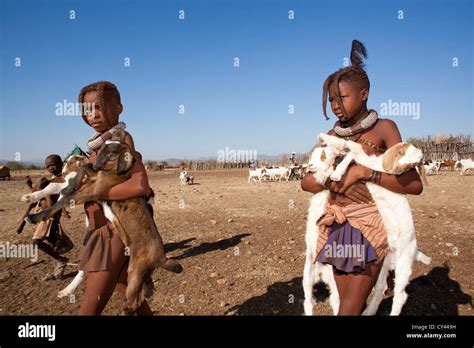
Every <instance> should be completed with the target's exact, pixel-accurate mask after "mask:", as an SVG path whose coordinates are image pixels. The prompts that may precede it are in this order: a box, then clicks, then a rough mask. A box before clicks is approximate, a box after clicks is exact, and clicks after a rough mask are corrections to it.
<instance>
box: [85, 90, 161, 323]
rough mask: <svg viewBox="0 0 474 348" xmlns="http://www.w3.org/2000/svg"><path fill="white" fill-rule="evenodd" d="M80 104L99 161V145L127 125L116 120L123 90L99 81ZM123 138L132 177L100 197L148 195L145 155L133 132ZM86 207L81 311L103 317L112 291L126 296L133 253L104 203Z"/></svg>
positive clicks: (92, 155) (144, 309)
mask: <svg viewBox="0 0 474 348" xmlns="http://www.w3.org/2000/svg"><path fill="white" fill-rule="evenodd" d="M79 103H80V104H81V105H82V108H83V110H84V111H83V115H82V117H83V119H84V121H85V122H86V123H87V124H88V125H89V126H90V127H92V128H93V129H94V130H95V131H96V133H95V134H94V136H93V137H92V138H90V139H89V141H88V147H89V151H90V157H89V161H90V163H95V161H96V158H97V153H98V150H99V148H100V145H101V144H102V143H103V142H104V141H105V140H107V139H108V138H110V136H111V134H112V133H113V132H115V131H116V130H117V129H124V128H125V124H124V123H119V122H118V119H119V115H120V114H121V113H122V110H123V106H122V103H121V100H120V93H119V91H118V90H117V87H115V85H114V84H112V83H110V82H107V81H101V82H96V83H92V84H90V85H88V86H86V87H84V88H83V89H82V90H81V91H80V93H79ZM125 141H126V143H127V144H128V145H129V146H130V149H131V151H132V155H133V156H134V158H135V165H134V167H133V168H132V171H131V177H130V179H128V180H127V181H125V182H123V183H121V184H119V185H116V186H114V187H112V188H111V189H110V190H109V191H108V192H106V193H105V194H104V195H103V196H102V197H101V200H125V199H130V198H135V197H140V196H144V197H148V196H149V195H150V194H151V188H150V186H149V184H148V177H147V174H146V170H145V167H144V165H143V163H142V160H141V156H140V155H139V154H138V152H136V151H135V146H134V143H133V139H132V137H131V136H130V134H128V133H127V137H126V140H125ZM84 209H85V211H86V214H87V218H88V220H89V226H88V227H87V230H86V236H85V238H84V243H83V246H82V249H81V252H80V258H81V266H80V269H82V270H84V271H87V272H89V273H88V277H87V283H86V287H85V290H84V296H83V299H82V303H81V307H80V309H79V314H80V315H99V314H100V313H102V310H103V309H104V307H105V305H106V304H107V302H108V301H109V299H110V296H111V295H112V293H113V292H114V289H116V290H117V292H118V293H119V295H120V296H121V297H123V298H124V297H125V290H126V288H127V267H128V260H129V257H128V256H127V253H126V251H125V246H124V244H123V242H122V240H121V239H120V237H119V236H118V234H117V233H116V232H115V231H114V229H113V225H112V224H111V222H110V221H109V220H107V218H106V217H105V215H104V212H103V211H102V208H101V206H100V205H99V204H98V203H96V202H88V203H86V204H84ZM137 314H139V315H152V314H153V312H152V311H151V309H150V307H149V305H148V303H147V302H145V303H144V304H143V305H142V306H141V307H140V309H139V310H138V311H137Z"/></svg>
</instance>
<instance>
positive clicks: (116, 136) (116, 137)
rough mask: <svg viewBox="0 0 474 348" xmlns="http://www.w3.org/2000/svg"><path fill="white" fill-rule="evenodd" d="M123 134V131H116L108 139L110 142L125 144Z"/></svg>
mask: <svg viewBox="0 0 474 348" xmlns="http://www.w3.org/2000/svg"><path fill="white" fill-rule="evenodd" d="M125 136H126V134H125V132H124V131H123V130H118V131H116V132H115V133H114V134H112V136H111V137H110V140H113V141H121V142H123V143H124V142H125Z"/></svg>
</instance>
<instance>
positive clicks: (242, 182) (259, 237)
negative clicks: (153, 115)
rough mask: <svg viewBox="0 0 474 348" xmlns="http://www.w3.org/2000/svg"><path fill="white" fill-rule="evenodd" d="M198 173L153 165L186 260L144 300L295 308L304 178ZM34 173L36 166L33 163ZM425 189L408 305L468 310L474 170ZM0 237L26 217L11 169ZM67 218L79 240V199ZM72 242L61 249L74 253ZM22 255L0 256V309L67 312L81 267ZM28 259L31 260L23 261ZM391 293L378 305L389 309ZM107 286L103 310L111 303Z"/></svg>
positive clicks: (296, 311) (164, 222)
mask: <svg viewBox="0 0 474 348" xmlns="http://www.w3.org/2000/svg"><path fill="white" fill-rule="evenodd" d="M191 174H192V175H194V176H195V178H196V179H195V181H196V182H197V184H196V185H193V186H180V185H179V180H178V174H176V173H169V172H168V173H158V172H154V173H150V182H151V185H152V187H153V188H154V189H155V192H156V194H157V195H156V200H155V221H156V222H157V225H158V228H159V230H160V232H161V234H162V236H163V238H164V240H165V242H166V248H167V250H168V251H169V253H168V255H169V256H172V257H176V258H178V259H179V260H180V261H181V263H182V265H183V266H184V268H185V271H184V272H183V273H182V274H180V275H175V274H170V273H167V272H165V271H163V270H158V271H156V272H155V273H154V280H155V286H156V290H157V291H156V293H155V295H154V296H153V298H152V299H151V301H150V304H151V307H152V309H153V310H154V311H155V313H156V314H160V315H224V314H237V315H262V314H263V315H300V314H302V312H303V306H302V301H303V291H302V286H301V279H302V272H303V265H304V252H305V243H304V233H305V216H306V209H307V207H308V200H309V198H310V194H308V193H306V192H303V191H301V189H300V186H299V185H300V183H299V182H296V181H293V182H272V183H262V184H248V183H247V171H209V172H197V173H191ZM36 177H38V175H36ZM429 181H430V183H431V185H430V186H428V187H425V190H424V192H423V194H422V195H421V196H416V197H410V203H411V205H412V208H413V211H414V218H415V223H416V226H417V237H418V241H419V248H420V250H422V251H423V252H425V253H426V254H427V255H429V256H431V257H432V258H433V263H432V265H430V266H425V265H422V264H415V266H414V271H413V274H412V281H411V284H410V285H409V286H408V288H407V292H408V293H409V298H408V301H407V303H406V305H405V307H404V309H403V312H402V314H404V315H416V314H418V315H457V314H459V315H471V313H472V312H473V310H472V308H471V296H472V293H473V278H472V274H471V271H472V261H471V260H472V257H473V252H472V248H471V247H472V237H471V236H472V227H473V224H472V218H473V216H474V214H473V212H474V202H473V200H472V197H473V196H472V187H473V184H474V175H469V176H464V177H461V176H459V174H458V173H448V172H444V173H442V174H440V175H438V176H430V177H429ZM0 193H1V199H0V242H1V243H5V242H7V241H8V242H10V243H17V244H18V243H28V242H29V241H30V238H31V236H32V233H33V227H32V226H27V227H26V228H25V231H24V233H23V234H22V235H17V234H16V232H15V231H16V228H17V226H18V223H19V221H20V218H21V216H22V212H23V209H25V205H26V204H25V203H22V202H20V195H21V194H22V193H26V190H25V186H24V184H23V180H22V179H21V177H20V176H19V175H17V176H14V177H13V178H12V181H0ZM71 215H72V219H71V220H67V219H63V224H64V226H65V228H66V231H67V232H68V233H69V235H70V236H71V238H72V239H73V241H74V243H75V244H76V246H79V245H81V242H82V238H83V234H84V213H83V211H82V208H80V207H79V208H75V209H73V210H71ZM78 251H79V249H78V248H75V249H73V251H71V252H70V253H69V254H68V255H69V257H70V259H71V260H72V261H74V260H77V256H78ZM38 262H39V263H37V264H34V265H32V264H31V261H30V259H18V258H10V259H5V258H3V259H0V314H3V315H20V314H34V315H52V314H56V315H71V314H74V313H76V311H77V309H78V307H79V304H80V302H81V298H82V291H83V285H84V284H82V285H81V286H80V287H79V288H78V290H77V291H76V297H75V299H74V300H75V301H72V300H73V299H69V298H66V299H58V298H56V294H57V292H58V290H61V289H62V288H64V287H65V286H66V285H67V284H68V283H69V282H70V281H71V280H72V277H73V276H74V274H75V273H74V272H75V271H77V269H76V267H74V266H70V267H68V269H67V271H66V273H67V274H68V277H67V278H66V279H63V280H55V281H48V282H42V281H41V280H40V279H41V278H42V277H43V276H44V275H45V274H46V273H47V272H48V271H51V270H52V268H53V264H52V262H51V261H50V260H49V259H48V258H47V257H45V256H43V255H40V257H39V260H38ZM27 266H29V267H27ZM315 294H316V295H317V298H318V299H320V302H319V303H318V305H317V307H316V308H315V314H319V315H329V314H330V313H331V312H330V309H329V305H328V302H327V301H325V299H326V297H327V292H326V291H325V289H324V288H322V287H320V286H318V287H316V288H315ZM390 303H391V297H388V298H386V299H385V300H384V301H383V302H382V305H381V307H380V309H379V314H383V315H385V314H387V310H388V308H389V306H390ZM119 308H120V300H119V298H118V297H117V296H116V295H114V296H113V297H112V300H111V301H110V302H109V304H108V305H107V307H106V310H105V314H109V315H115V314H116V313H117V312H118V309H119Z"/></svg>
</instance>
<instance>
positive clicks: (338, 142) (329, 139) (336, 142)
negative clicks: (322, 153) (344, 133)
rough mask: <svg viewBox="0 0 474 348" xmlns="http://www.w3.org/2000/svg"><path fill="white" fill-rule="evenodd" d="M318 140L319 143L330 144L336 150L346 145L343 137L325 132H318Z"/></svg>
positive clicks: (340, 149)
mask: <svg viewBox="0 0 474 348" xmlns="http://www.w3.org/2000/svg"><path fill="white" fill-rule="evenodd" d="M318 141H319V143H320V144H322V145H326V146H330V147H332V148H334V149H336V150H337V151H344V148H345V147H346V142H345V140H344V139H341V138H338V137H335V136H333V135H329V134H325V133H319V135H318Z"/></svg>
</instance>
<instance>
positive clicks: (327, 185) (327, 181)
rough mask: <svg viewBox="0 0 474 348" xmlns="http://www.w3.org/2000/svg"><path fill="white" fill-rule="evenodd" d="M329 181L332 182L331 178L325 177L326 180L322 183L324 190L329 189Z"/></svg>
mask: <svg viewBox="0 0 474 348" xmlns="http://www.w3.org/2000/svg"><path fill="white" fill-rule="evenodd" d="M331 183H332V180H331V178H327V180H326V182H325V183H324V188H325V189H326V190H329V191H331Z"/></svg>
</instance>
